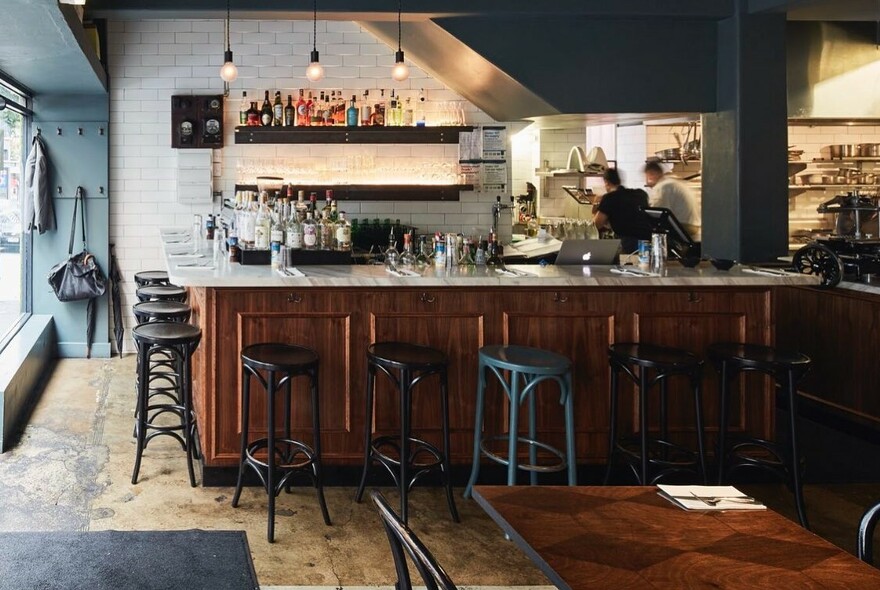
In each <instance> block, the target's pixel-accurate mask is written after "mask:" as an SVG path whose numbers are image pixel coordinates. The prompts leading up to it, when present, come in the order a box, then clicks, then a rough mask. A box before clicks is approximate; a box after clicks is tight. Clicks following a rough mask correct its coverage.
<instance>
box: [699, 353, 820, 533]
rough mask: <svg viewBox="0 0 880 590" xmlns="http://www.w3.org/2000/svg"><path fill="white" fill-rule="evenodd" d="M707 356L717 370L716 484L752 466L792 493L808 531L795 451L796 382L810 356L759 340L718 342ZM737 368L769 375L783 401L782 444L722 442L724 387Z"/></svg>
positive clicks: (725, 414) (725, 416) (725, 411)
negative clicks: (786, 411) (785, 405)
mask: <svg viewBox="0 0 880 590" xmlns="http://www.w3.org/2000/svg"><path fill="white" fill-rule="evenodd" d="M707 355H708V357H709V359H710V360H711V361H712V362H713V363H714V365H715V367H716V369H717V370H718V372H719V374H720V382H721V384H720V388H721V400H720V405H721V411H720V423H719V425H718V452H717V454H718V483H719V484H721V483H723V482H725V481H727V480H728V478H729V476H730V474H731V472H733V471H736V470H737V469H741V468H746V467H751V468H758V469H762V470H765V471H769V472H771V473H775V474H776V475H778V476H780V477H781V478H782V480H783V481H784V482H785V483H786V485H788V486H789V487H790V488H791V489H792V490H793V491H794V500H795V504H796V507H797V513H798V520H799V521H800V523H801V526H803V527H804V528H805V529H809V528H810V526H809V522H808V521H807V508H806V505H805V504H804V490H803V483H804V482H803V469H804V466H803V460H802V459H803V458H802V457H801V456H800V454H799V452H798V439H797V415H798V411H797V384H798V382H800V380H801V379H802V378H803V377H804V375H806V373H807V371H808V370H809V369H810V364H811V361H810V357H808V356H806V355H805V354H801V353H799V352H793V351H780V350H776V349H774V348H771V347H769V346H763V345H760V344H740V343H734V342H721V343H717V344H712V345H711V346H709V348H708V349H707ZM743 371H757V372H759V373H763V374H765V375H769V376H770V378H772V379H773V380H774V381H775V382H776V387H777V388H779V389H780V390H781V393H782V395H783V397H784V398H785V399H786V402H787V403H788V409H789V424H788V427H789V433H788V434H789V438H788V444H780V443H779V442H778V440H777V441H768V440H764V439H761V438H754V437H736V438H735V439H734V440H728V437H727V422H728V405H729V403H730V385H731V383H733V381H734V380H735V379H736V378H737V376H738V375H739V374H740V373H741V372H743Z"/></svg>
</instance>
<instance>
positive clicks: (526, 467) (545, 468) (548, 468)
mask: <svg viewBox="0 0 880 590" xmlns="http://www.w3.org/2000/svg"><path fill="white" fill-rule="evenodd" d="M509 440H510V437H509V435H507V434H499V435H497V436H486V437H483V439H482V440H481V441H480V451H482V453H483V454H484V455H486V456H487V457H488V458H489V459H491V460H493V461H495V462H496V463H499V464H501V465H509V464H510V461H509V458H508V457H503V456H501V455H499V454H498V453H495V452H494V451H491V450H489V448H488V446H487V445H486V443H487V442H489V441H504V442H505V443H506V442H508V441H509ZM516 441H517V442H520V443H525V444H527V445H531V446H534V447H538V448H539V449H543V450H545V451H547V452H548V453H551V454H553V455H555V456H556V457H557V458H559V462H558V463H553V464H550V465H531V464H530V463H517V465H516V468H517V469H522V470H523V471H534V472H537V473H555V472H557V471H564V470H565V469H566V468H567V467H568V461H567V460H566V458H565V453H563V452H562V451H560V450H559V449H557V448H556V447H553V446H550V445H548V444H547V443H543V442H541V441H537V440H532V439H530V438H526V437H524V436H518V437H516Z"/></svg>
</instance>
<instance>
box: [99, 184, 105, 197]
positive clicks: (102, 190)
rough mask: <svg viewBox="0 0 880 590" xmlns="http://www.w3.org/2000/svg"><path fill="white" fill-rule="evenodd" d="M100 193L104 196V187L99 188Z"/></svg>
mask: <svg viewBox="0 0 880 590" xmlns="http://www.w3.org/2000/svg"><path fill="white" fill-rule="evenodd" d="M98 192H99V193H101V194H102V195H103V194H104V187H103V186H99V187H98Z"/></svg>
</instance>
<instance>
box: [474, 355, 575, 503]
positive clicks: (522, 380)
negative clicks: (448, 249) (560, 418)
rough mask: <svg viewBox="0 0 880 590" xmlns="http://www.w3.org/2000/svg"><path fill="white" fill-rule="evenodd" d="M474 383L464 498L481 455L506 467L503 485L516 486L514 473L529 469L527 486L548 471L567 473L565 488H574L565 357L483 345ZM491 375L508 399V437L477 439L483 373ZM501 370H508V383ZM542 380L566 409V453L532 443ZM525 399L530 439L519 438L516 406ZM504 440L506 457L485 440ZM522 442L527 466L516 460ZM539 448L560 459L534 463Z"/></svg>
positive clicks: (568, 368)
mask: <svg viewBox="0 0 880 590" xmlns="http://www.w3.org/2000/svg"><path fill="white" fill-rule="evenodd" d="M479 360H480V367H479V371H480V374H479V380H478V382H477V413H476V414H477V415H476V424H475V427H474V462H473V466H472V467H471V478H470V480H469V481H468V485H467V488H465V491H464V497H465V498H469V497H470V495H471V488H473V486H474V484H475V483H476V482H477V476H479V474H480V457H481V455H486V456H487V457H488V458H489V459H491V460H493V461H495V462H496V463H500V464H501V465H506V466H507V485H511V486H512V485H514V484H515V483H516V470H517V469H522V470H524V471H529V472H530V473H529V479H530V481H531V484H532V485H535V484H537V483H538V473H549V472H555V471H563V470H566V469H567V470H568V485H570V486H573V485H577V475H576V469H577V463H576V461H575V451H574V401H573V399H572V390H571V361H570V360H568V359H567V358H566V357H564V356H562V355H560V354H556V353H555V352H550V351H548V350H541V349H540V348H531V347H528V346H500V345H495V346H484V347H483V348H481V349H480V352H479ZM487 369H488V370H489V371H492V373H494V374H495V376H496V377H497V378H498V382H499V383H500V384H501V388H502V389H503V390H504V393H506V394H507V399H508V400H509V401H510V416H509V418H508V423H507V425H508V430H507V434H502V435H497V436H486V437H483V436H482V432H483V414H484V406H485V397H484V396H485V390H486V371H487ZM504 372H509V375H510V379H509V380H508V379H507V378H506V377H505V375H504ZM544 381H555V382H556V383H557V384H558V385H559V394H560V395H559V403H560V404H561V405H562V406H563V407H564V408H565V447H566V449H565V452H562V451H561V450H559V449H557V448H555V447H552V446H550V445H548V444H547V443H543V442H540V441H538V440H537V439H536V436H537V432H536V430H537V429H536V422H535V407H536V405H537V404H536V401H535V395H534V394H535V388H537V386H538V385H539V384H541V383H543V382H544ZM527 398H528V403H529V409H528V411H529V435H528V437H524V436H519V435H518V433H519V413H520V406H521V405H522V403H523V402H524V401H525V400H526V399H527ZM505 439H506V440H507V457H503V456H501V455H499V454H498V453H495V452H493V451H491V450H490V449H489V447H488V444H487V443H489V442H491V441H496V440H505ZM519 443H525V444H527V445H528V446H529V462H528V463H518V462H517V459H516V457H517V452H516V450H517V445H518V444H519ZM538 449H542V450H544V451H547V452H549V453H550V454H552V455H555V456H556V457H557V458H558V459H559V461H558V462H557V463H555V464H549V465H544V464H538Z"/></svg>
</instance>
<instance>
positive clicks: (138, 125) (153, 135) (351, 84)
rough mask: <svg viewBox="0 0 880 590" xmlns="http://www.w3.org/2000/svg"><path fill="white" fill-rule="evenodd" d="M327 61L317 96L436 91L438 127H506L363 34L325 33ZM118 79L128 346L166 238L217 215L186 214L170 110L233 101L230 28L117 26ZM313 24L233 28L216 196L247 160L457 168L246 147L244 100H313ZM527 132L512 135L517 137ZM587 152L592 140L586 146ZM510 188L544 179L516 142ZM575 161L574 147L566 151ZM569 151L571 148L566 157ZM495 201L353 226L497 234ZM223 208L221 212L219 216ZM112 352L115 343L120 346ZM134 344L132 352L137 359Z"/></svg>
mask: <svg viewBox="0 0 880 590" xmlns="http://www.w3.org/2000/svg"><path fill="white" fill-rule="evenodd" d="M317 25H318V38H317V41H318V44H317V45H318V50H319V51H320V52H321V63H322V64H323V65H324V66H325V67H326V78H325V79H324V80H322V81H321V82H319V83H317V84H314V85H312V86H314V88H316V89H343V90H345V91H347V92H346V98H350V97H351V94H352V92H350V91H354V90H357V91H358V92H357V94H358V95H361V94H362V93H363V90H365V89H369V90H370V91H371V92H370V94H371V96H375V94H376V93H377V91H376V89H377V88H386V92H387V89H391V88H394V89H396V90H397V91H399V92H401V95H402V96H404V97H406V96H411V97H413V100H415V97H416V96H417V95H418V91H419V89H421V88H424V89H426V91H427V97H428V103H427V108H426V109H425V111H426V117H427V120H428V123H429V124H431V123H432V122H436V121H438V119H439V117H440V116H441V115H442V113H443V106H444V104H443V103H448V102H450V101H461V103H460V104H461V105H462V107H463V111H464V114H465V118H466V122H467V123H469V124H495V121H493V120H492V119H491V118H490V117H489V116H488V115H486V114H485V113H483V112H482V111H480V110H479V109H477V108H476V107H475V106H473V105H471V104H470V103H467V102H466V101H463V99H462V98H461V97H460V96H459V95H457V94H456V93H455V92H453V91H452V90H450V89H448V88H446V87H445V86H444V85H443V84H442V83H440V82H439V81H437V80H434V79H432V78H430V77H429V76H428V75H427V74H426V73H425V72H424V71H422V70H421V69H419V67H418V66H416V65H415V64H410V66H411V67H410V77H409V79H408V80H406V81H404V82H392V80H391V76H390V69H391V66H392V65H393V63H394V55H393V48H390V47H388V46H387V45H385V44H384V43H382V42H381V41H379V40H377V39H376V38H374V37H373V36H372V35H371V34H369V33H368V32H366V31H365V30H363V29H361V28H360V27H359V26H358V25H357V24H356V23H353V22H344V21H318V23H317ZM108 32H109V35H108V62H109V68H110V72H109V73H110V78H111V90H110V122H111V125H110V240H111V242H113V243H115V245H116V246H115V251H116V255H117V258H118V261H119V266H120V269H121V270H122V272H123V274H124V278H125V282H124V283H123V286H122V287H123V288H122V290H123V309H124V310H126V317H125V326H126V334H127V335H128V334H129V332H128V331H129V330H130V328H131V327H132V326H133V325H134V318H133V317H132V316H131V314H130V313H129V312H128V311H127V310H129V309H130V308H131V305H132V304H134V303H135V295H134V290H135V287H134V282H133V279H132V276H133V275H134V273H135V272H138V271H140V270H149V269H158V268H162V266H163V262H162V260H161V258H160V252H161V249H160V245H159V238H158V228H159V227H162V226H184V227H189V226H190V225H191V223H192V219H193V214H194V213H200V214H203V215H204V214H207V213H208V212H209V208H208V207H206V206H193V205H185V204H180V203H179V202H178V198H177V178H176V171H175V167H176V156H175V150H173V149H171V147H170V139H171V100H170V97H171V96H172V95H174V94H219V93H221V92H222V91H223V86H222V81H221V80H220V76H219V69H220V66H221V65H222V58H223V50H224V43H225V37H224V34H223V22H222V21H219V20H142V21H110V22H109V23H108ZM311 32H312V22H311V21H279V20H233V21H232V24H231V35H230V42H231V44H232V50H233V52H234V55H235V61H236V64H237V65H238V79H237V80H236V81H235V82H234V83H233V84H232V89H231V93H230V96H229V98H228V99H227V100H226V103H225V104H226V107H225V110H226V113H225V127H226V129H225V144H226V147H224V148H223V150H222V154H221V157H220V159H219V161H218V160H217V159H215V160H214V161H215V164H214V190H215V191H222V192H223V195H224V196H225V197H231V196H232V193H233V189H234V185H235V183H236V181H237V175H238V174H239V171H240V167H239V166H238V165H237V163H238V162H239V161H241V160H243V159H249V158H250V159H259V160H276V159H277V160H281V161H284V160H287V161H291V160H293V161H297V162H308V163H311V164H312V165H314V166H321V165H323V164H328V163H330V161H331V160H333V159H338V158H339V157H340V154H341V155H342V156H343V157H346V156H349V155H368V156H371V157H372V158H373V159H374V161H375V163H376V165H377V166H380V167H382V168H383V169H387V170H394V169H395V168H398V169H399V168H403V167H412V166H418V165H420V164H421V163H423V162H424V161H426V160H430V159H432V158H437V159H443V160H444V161H452V162H454V161H456V160H457V149H456V148H454V147H452V146H422V145H414V146H410V145H406V146H404V145H380V146H369V145H363V146H344V147H342V148H341V149H340V147H335V146H333V147H328V146H309V145H296V146H291V145H279V146H274V145H267V146H249V145H235V143H234V127H235V125H237V124H238V110H239V104H240V102H241V92H242V90H247V92H248V96H249V97H250V98H251V100H262V96H263V91H264V90H270V91H271V92H274V91H275V89H280V90H282V92H283V93H284V94H285V95H286V94H288V93H292V91H293V90H294V89H297V90H298V89H299V88H303V87H305V88H309V86H310V85H309V84H308V81H307V80H306V78H305V66H306V65H307V64H308V55H309V51H310V50H311V48H312V47H311ZM524 127H525V125H524V124H522V123H512V124H508V128H509V131H510V135H511V136H513V135H514V133H515V132H517V131H520V130H521V129H523V128H524ZM582 142H583V133H582V132H581V134H580V136H579V142H578V144H580V143H582ZM512 143H513V144H514V149H513V151H512V153H511V155H510V158H509V160H510V176H511V178H512V179H513V185H512V186H511V187H509V190H508V191H507V193H506V194H522V193H524V192H525V182H526V181H532V180H533V178H534V168H536V167H537V166H538V165H539V164H536V163H535V159H536V158H535V150H534V147H533V144H529V143H528V142H522V141H520V142H512ZM565 143H566V144H567V147H566V148H565V149H567V148H568V147H570V146H571V145H572V144H571V143H569V142H568V141H567V140H566V142H565ZM560 149H561V148H560ZM495 197H496V193H494V192H492V193H488V192H487V193H481V192H464V193H462V195H461V201H460V202H451V203H444V202H427V203H426V202H411V203H410V202H405V203H401V202H364V203H357V202H344V203H342V204H341V207H340V208H341V209H343V210H345V211H346V212H347V213H348V214H349V217H351V218H366V217H370V218H374V217H379V218H386V217H388V218H392V219H400V221H401V222H402V223H407V224H412V225H415V226H418V227H419V228H420V229H421V230H424V231H435V230H440V231H453V232H459V231H460V232H464V233H472V232H474V231H475V230H474V228H477V230H478V231H480V232H481V233H484V232H485V230H486V229H487V228H489V227H490V226H491V224H492V214H491V205H492V203H493V202H494V201H495ZM218 207H219V202H216V201H215V205H214V209H215V210H217V208H218ZM111 340H112V339H111ZM129 340H130V339H129V338H128V337H126V338H125V339H124V342H125V343H126V344H125V346H126V350H131V344H130V342H129Z"/></svg>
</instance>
